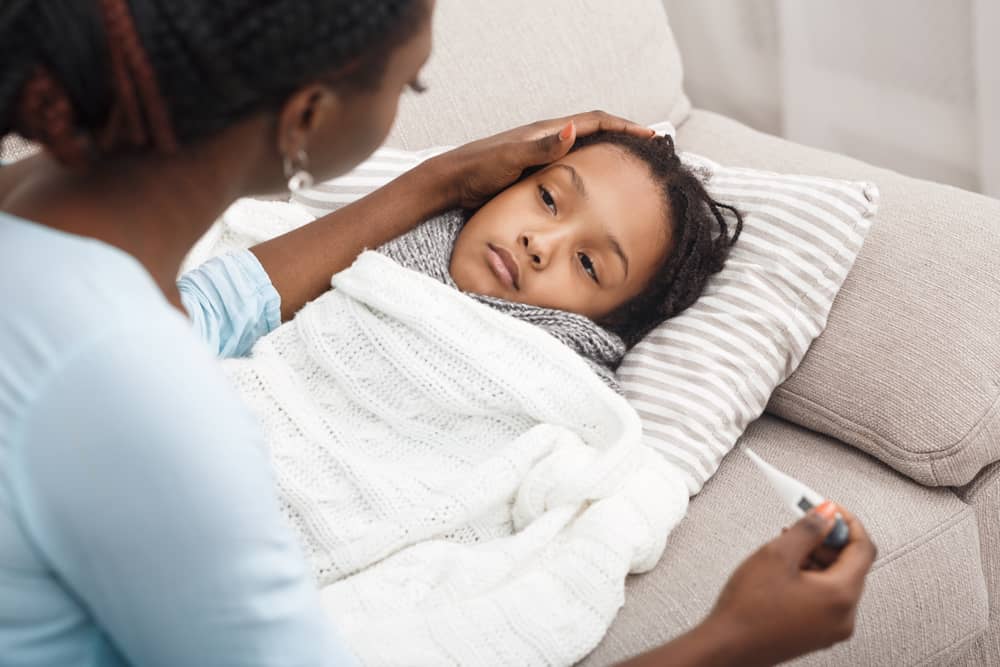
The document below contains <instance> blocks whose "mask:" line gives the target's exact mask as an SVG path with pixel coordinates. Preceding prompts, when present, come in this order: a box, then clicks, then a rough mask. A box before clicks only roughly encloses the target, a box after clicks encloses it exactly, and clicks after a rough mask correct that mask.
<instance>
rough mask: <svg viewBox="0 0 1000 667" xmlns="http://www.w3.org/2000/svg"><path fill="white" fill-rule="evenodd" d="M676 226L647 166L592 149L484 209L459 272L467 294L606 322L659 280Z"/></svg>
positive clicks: (455, 255)
mask: <svg viewBox="0 0 1000 667" xmlns="http://www.w3.org/2000/svg"><path fill="white" fill-rule="evenodd" d="M666 216H667V210H666V202H665V201H664V198H663V195H662V194H661V190H660V188H659V187H658V186H657V185H656V184H655V183H654V182H653V179H652V176H651V175H650V173H649V170H648V168H647V167H646V165H645V164H643V163H642V162H641V161H639V159H638V158H634V157H632V156H630V155H629V154H628V153H626V152H624V151H623V150H622V149H620V148H618V147H615V146H611V145H607V144H596V145H593V146H587V147H586V148H581V149H580V150H578V151H575V152H573V153H570V154H569V155H567V156H566V157H564V158H562V159H561V160H559V161H557V162H554V163H553V164H551V165H549V166H548V167H546V168H545V169H543V170H542V171H539V172H538V173H535V174H532V175H531V176H528V177H527V178H525V179H523V180H522V181H520V182H518V183H516V184H514V185H512V186H511V187H509V188H507V189H506V190H504V191H503V192H501V193H500V194H499V195H497V196H496V197H494V198H493V199H491V200H490V201H489V202H487V203H486V204H485V205H484V206H483V207H482V208H480V209H479V210H478V211H477V212H476V214H475V215H474V216H472V218H470V219H469V221H468V222H467V223H466V224H465V226H464V227H463V228H462V231H461V233H460V234H459V236H458V240H457V241H456V242H455V247H454V249H453V251H452V255H451V264H450V267H449V269H450V272H451V276H452V278H453V279H454V280H455V283H456V284H457V285H458V287H459V288H460V289H461V290H462V291H465V292H475V293H477V294H484V295H487V296H495V297H500V298H504V299H507V300H508V301H517V302H520V303H527V304H531V305H535V306H543V307H547V308H557V309H559V310H566V311H570V312H574V313H579V314H581V315H586V316H587V317H590V318H591V319H593V320H599V319H600V318H602V317H604V316H605V315H607V314H609V313H611V312H612V311H614V310H615V309H616V308H617V307H618V306H620V305H622V304H624V303H625V302H627V301H628V300H629V299H631V298H633V297H635V296H638V295H639V294H640V293H641V292H642V290H643V288H644V287H645V286H646V284H647V283H648V282H649V280H650V279H651V278H652V276H653V273H654V272H655V270H656V268H657V266H658V265H659V263H660V261H661V260H662V259H663V258H664V257H665V256H666V254H667V251H668V248H669V247H670V246H669V244H670V242H671V239H670V226H669V225H668V224H667V220H666ZM508 265H509V268H508Z"/></svg>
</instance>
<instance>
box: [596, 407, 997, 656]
mask: <svg viewBox="0 0 1000 667" xmlns="http://www.w3.org/2000/svg"><path fill="white" fill-rule="evenodd" d="M744 446H746V447H750V448H752V449H753V450H754V451H756V452H757V453H758V454H760V455H761V456H762V457H763V458H764V459H765V460H767V461H768V462H769V463H771V464H773V465H774V466H776V467H777V468H779V469H780V470H783V471H785V472H787V473H789V474H791V475H793V476H795V477H796V478H798V479H801V480H802V481H803V482H804V483H805V484H807V485H808V486H810V487H812V488H813V489H815V490H816V491H817V492H819V493H821V494H823V495H826V496H827V497H829V498H832V499H834V500H836V501H837V502H839V503H841V504H843V505H844V506H845V507H847V508H848V509H850V510H851V511H852V512H854V513H855V514H856V515H857V516H858V517H859V518H860V519H861V521H862V522H863V523H864V525H865V528H866V529H867V530H868V532H869V534H870V535H871V537H872V540H873V541H874V542H875V544H876V545H877V546H878V549H879V556H878V560H877V561H876V562H875V564H874V566H873V567H872V570H871V572H870V573H869V575H868V578H867V580H866V584H865V593H864V596H863V597H862V600H861V604H860V606H859V607H858V616H857V622H856V624H855V631H854V636H853V637H852V638H851V639H850V640H849V641H847V642H844V643H841V644H837V645H835V646H833V647H831V648H830V649H828V650H825V651H821V652H817V653H813V654H809V655H807V656H804V657H803V658H800V659H799V660H800V662H795V663H794V664H803V665H915V664H918V663H919V664H934V665H938V664H948V661H949V660H950V659H952V658H953V657H955V656H957V655H960V654H961V653H963V652H964V651H966V650H967V649H968V647H969V646H970V645H971V644H972V642H973V641H975V638H976V637H977V636H978V635H979V634H981V633H982V632H983V630H984V629H985V627H986V624H987V615H988V604H987V592H986V585H985V582H984V577H983V570H982V566H981V562H980V550H979V540H978V531H977V526H976V514H975V512H974V510H973V509H972V508H971V507H969V506H968V505H966V504H965V503H963V502H962V501H961V500H959V498H957V497H956V496H955V494H954V493H953V492H952V490H950V489H943V488H933V489H932V488H927V487H923V486H920V485H918V484H915V483H914V482H912V481H911V480H909V479H907V478H906V477H904V476H902V475H900V474H899V473H897V472H895V471H894V470H892V469H890V468H888V467H886V466H884V465H882V464H881V463H879V462H878V461H876V460H874V459H872V458H871V457H869V456H867V455H866V454H864V453H862V452H859V451H857V450H856V449H854V448H851V447H848V446H846V445H844V444H843V443H839V442H836V441H835V440H833V439H831V438H829V437H827V436H823V435H820V434H817V433H813V432H810V431H807V430H806V429H803V428H801V427H799V426H796V425H794V424H790V423H788V422H786V421H784V420H781V419H779V418H777V417H773V416H771V415H767V414H765V415H764V416H762V417H761V418H760V419H758V420H757V421H755V422H753V424H751V425H750V427H749V428H748V429H747V431H746V433H744V435H743V437H742V438H740V441H739V444H738V445H737V449H736V450H734V451H733V452H731V453H730V454H729V455H728V456H726V458H725V459H724V460H723V462H722V465H721V466H720V468H719V472H718V473H717V474H716V475H715V477H713V478H712V479H711V480H709V482H708V483H707V484H706V485H705V488H704V489H703V490H702V491H701V493H700V494H698V495H697V496H695V497H694V498H692V499H691V503H690V505H689V508H688V514H687V516H686V517H685V518H684V520H683V521H682V522H681V523H680V524H679V525H678V526H677V527H676V528H675V529H674V531H673V532H672V533H671V534H670V537H669V539H668V541H667V548H666V551H665V552H664V555H663V558H662V559H661V561H660V563H659V564H658V565H657V566H656V568H654V569H653V570H652V571H651V572H648V573H646V574H642V575H636V576H632V577H630V578H629V581H628V583H627V585H626V598H625V606H624V607H623V608H622V609H621V611H619V613H618V617H617V618H616V619H615V622H614V624H613V625H612V626H611V628H610V630H609V631H608V634H607V635H606V636H605V638H604V640H603V641H602V642H601V644H599V645H598V647H597V648H596V649H595V650H594V651H593V652H592V653H591V654H590V656H588V658H587V659H585V660H584V661H583V662H582V663H581V664H583V665H586V666H587V667H593V666H596V665H609V664H612V663H614V662H616V661H619V660H623V659H625V658H627V657H630V656H633V655H636V654H638V653H641V652H643V651H646V650H648V649H650V648H653V647H654V646H657V645H660V644H663V643H665V642H666V641H669V640H670V639H672V638H673V637H676V636H677V635H678V634H680V633H682V632H684V631H685V630H687V629H689V628H691V627H693V626H694V625H695V624H697V623H698V622H700V621H701V619H702V618H704V616H705V615H706V614H707V613H708V612H709V610H710V609H711V608H712V606H713V605H714V603H715V599H716V596H717V595H718V593H719V591H720V590H721V589H722V586H723V584H724V583H725V581H726V580H727V579H728V578H729V575H730V574H731V573H732V572H733V570H734V569H735V568H736V566H737V565H738V564H739V563H740V562H742V561H743V559H744V558H746V557H747V556H748V555H749V554H750V553H752V552H753V551H755V550H756V549H757V548H758V547H759V546H760V545H762V544H763V543H764V542H767V541H769V540H770V539H772V538H773V537H776V536H777V535H778V534H780V532H781V527H782V526H785V525H789V524H791V523H793V522H794V521H795V519H796V517H795V516H794V515H793V514H792V512H791V510H789V509H787V508H786V507H785V505H784V504H783V503H782V502H781V501H780V500H779V499H778V497H777V495H776V494H775V492H774V491H773V490H772V488H771V487H770V485H769V483H768V482H767V480H766V479H765V478H764V477H763V475H761V473H760V471H759V470H757V468H756V467H755V466H754V465H753V463H752V462H751V461H750V459H749V457H747V456H745V455H744V454H743V453H742V452H741V451H740V450H742V448H743V447H744ZM929 610H933V613H929ZM925 661H926V663H925ZM790 664H791V663H790Z"/></svg>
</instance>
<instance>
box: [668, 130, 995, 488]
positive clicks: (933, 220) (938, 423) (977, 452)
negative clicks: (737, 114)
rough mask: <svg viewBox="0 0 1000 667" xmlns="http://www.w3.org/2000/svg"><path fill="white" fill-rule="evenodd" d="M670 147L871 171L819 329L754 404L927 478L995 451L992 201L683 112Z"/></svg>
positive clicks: (989, 457) (862, 173) (777, 165)
mask: <svg viewBox="0 0 1000 667" xmlns="http://www.w3.org/2000/svg"><path fill="white" fill-rule="evenodd" d="M678 145H679V146H680V147H681V148H682V149H683V150H688V151H692V152H695V153H700V154H702V155H706V156H708V157H711V158H712V159H714V160H716V161H719V162H722V163H725V164H730V165H747V166H752V167H755V168H759V169H770V170H773V171H780V172H786V173H803V174H814V175H825V176H831V177H836V178H846V179H865V180H871V181H873V182H875V183H876V184H877V185H878V187H879V189H880V191H881V201H880V204H879V210H878V213H877V215H876V217H875V220H874V222H873V225H872V230H871V232H870V233H869V235H868V238H867V239H866V241H865V245H864V247H863V248H862V249H861V253H860V254H859V255H858V258H857V260H856V262H855V264H854V267H853V268H852V270H851V272H850V274H848V276H847V279H846V280H845V282H844V285H843V287H842V288H841V290H840V293H839V294H838V295H837V298H836V300H835V301H834V304H833V309H832V310H831V312H830V315H829V318H828V320H827V326H826V329H825V330H824V332H823V333H822V334H821V335H820V336H819V338H817V339H816V340H815V341H814V342H813V345H812V347H811V348H810V349H809V352H808V353H807V354H806V356H805V358H804V359H803V360H802V363H801V364H800V366H799V367H798V369H797V370H796V371H795V372H794V373H793V374H792V375H791V376H790V377H789V378H788V379H787V380H786V381H785V382H784V383H783V384H782V385H780V386H779V387H778V388H777V390H776V391H775V392H774V394H773V395H772V397H771V400H770V402H769V403H768V406H767V411H768V412H770V413H772V414H775V415H778V416H780V417H783V418H784V419H787V420H789V421H792V422H794V423H797V424H800V425H802V426H805V427H807V428H810V429H813V430H816V431H819V432H821V433H825V434H827V435H831V436H834V437H836V438H838V439H840V440H842V441H844V442H846V443H850V444H852V445H854V446H856V447H858V448H860V449H862V450H864V451H866V452H868V453H869V454H871V455H873V456H875V457H877V458H879V459H881V460H882V461H884V462H885V463H887V464H888V465H890V466H892V467H894V468H896V469H897V470H899V471H900V472H902V473H904V474H906V475H908V476H910V477H911V478H913V479H914V480H916V481H918V482H921V483H923V484H927V485H934V486H936V485H954V486H960V485H962V484H965V483H967V482H969V481H970V480H972V479H973V478H974V477H975V476H976V474H977V473H978V472H979V471H980V470H981V469H982V468H984V467H985V466H987V465H989V464H990V463H992V462H994V461H998V460H1000V201H998V200H996V199H991V198H989V197H984V196H982V195H978V194H974V193H971V192H967V191H964V190H961V189H958V188H954V187H950V186H945V185H940V184H937V183H932V182H928V181H922V180H919V179H914V178H909V177H906V176H902V175H900V174H898V173H896V172H893V171H889V170H887V169H879V168H876V167H872V166H871V165H867V164H865V163H863V162H860V161H858V160H853V159H850V158H847V157H844V156H841V155H837V154H834V153H828V152H825V151H820V150H817V149H813V148H809V147H806V146H802V145H798V144H795V143H792V142H789V141H785V140H782V139H779V138H777V137H773V136H770V135H767V134H763V133H760V132H756V131H754V130H751V129H750V128H748V127H746V126H744V125H741V124H739V123H737V122H735V121H732V120H730V119H728V118H725V117H723V116H719V115H716V114H712V113H709V112H705V111H701V110H696V111H695V112H693V113H692V115H691V117H690V118H689V119H688V120H687V121H686V122H684V123H683V124H682V125H681V126H680V127H679V128H678Z"/></svg>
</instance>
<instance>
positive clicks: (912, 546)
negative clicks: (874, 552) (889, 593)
mask: <svg viewBox="0 0 1000 667" xmlns="http://www.w3.org/2000/svg"><path fill="white" fill-rule="evenodd" d="M962 504H963V505H964V507H963V508H962V509H961V510H959V511H958V512H955V514H953V515H951V516H950V517H948V518H947V519H946V520H945V521H944V522H943V523H939V524H938V525H937V526H935V528H934V529H933V530H932V531H930V532H928V533H924V535H923V539H920V540H917V541H911V542H907V543H906V544H904V545H903V546H901V547H899V548H898V549H896V550H895V551H893V552H891V553H889V554H887V555H886V556H885V557H883V558H879V559H878V560H877V561H876V562H875V563H874V564H873V565H872V568H871V570H870V572H869V574H871V573H874V572H876V571H878V570H881V569H882V568H883V567H885V566H886V565H887V564H889V563H891V562H893V561H895V560H898V559H899V558H902V557H903V556H905V555H907V554H909V553H910V552H912V551H915V550H916V549H918V548H920V547H923V546H924V545H926V544H930V543H931V542H933V541H934V540H936V539H937V538H939V537H941V536H942V535H946V534H947V533H948V532H950V531H951V529H952V528H954V527H955V526H957V525H959V524H961V523H962V522H963V521H968V520H970V519H976V520H977V524H976V525H977V528H978V516H977V514H976V511H975V508H973V507H972V506H971V505H967V504H965V503H962Z"/></svg>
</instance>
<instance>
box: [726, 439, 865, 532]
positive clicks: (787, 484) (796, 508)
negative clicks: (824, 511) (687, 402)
mask: <svg viewBox="0 0 1000 667" xmlns="http://www.w3.org/2000/svg"><path fill="white" fill-rule="evenodd" d="M743 451H744V452H746V455H747V456H749V457H750V460H751V461H753V462H754V463H756V464H757V467H758V468H760V470H761V472H763V473H764V476H765V477H767V479H768V480H769V481H770V482H771V486H773V487H774V489H775V491H777V492H778V495H780V496H781V498H782V500H784V501H785V503H786V504H787V505H788V506H789V507H791V508H792V511H793V512H795V513H796V514H797V515H798V516H805V513H806V512H808V511H809V510H811V509H812V508H813V507H815V506H816V505H819V504H820V503H822V502H823V501H824V498H823V496H821V495H819V494H818V493H816V492H815V491H813V490H812V489H810V488H809V487H808V486H806V485H805V484H803V483H802V482H800V481H799V480H797V479H795V478H794V477H789V476H788V475H786V474H785V473H783V472H781V471H780V470H778V469H777V468H775V467H774V466H772V465H771V464H770V463H768V462H767V461H765V460H764V459H762V458H760V457H759V456H757V454H756V453H754V452H752V451H750V449H749V448H746V447H744V448H743ZM847 538H848V529H847V523H846V522H845V521H844V517H842V516H841V515H840V513H839V512H838V513H837V514H836V515H835V523H834V525H833V529H832V530H831V531H830V534H829V535H827V536H826V539H825V540H823V544H824V545H825V546H828V547H833V548H834V549H840V548H841V547H843V546H844V545H845V544H847Z"/></svg>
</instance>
